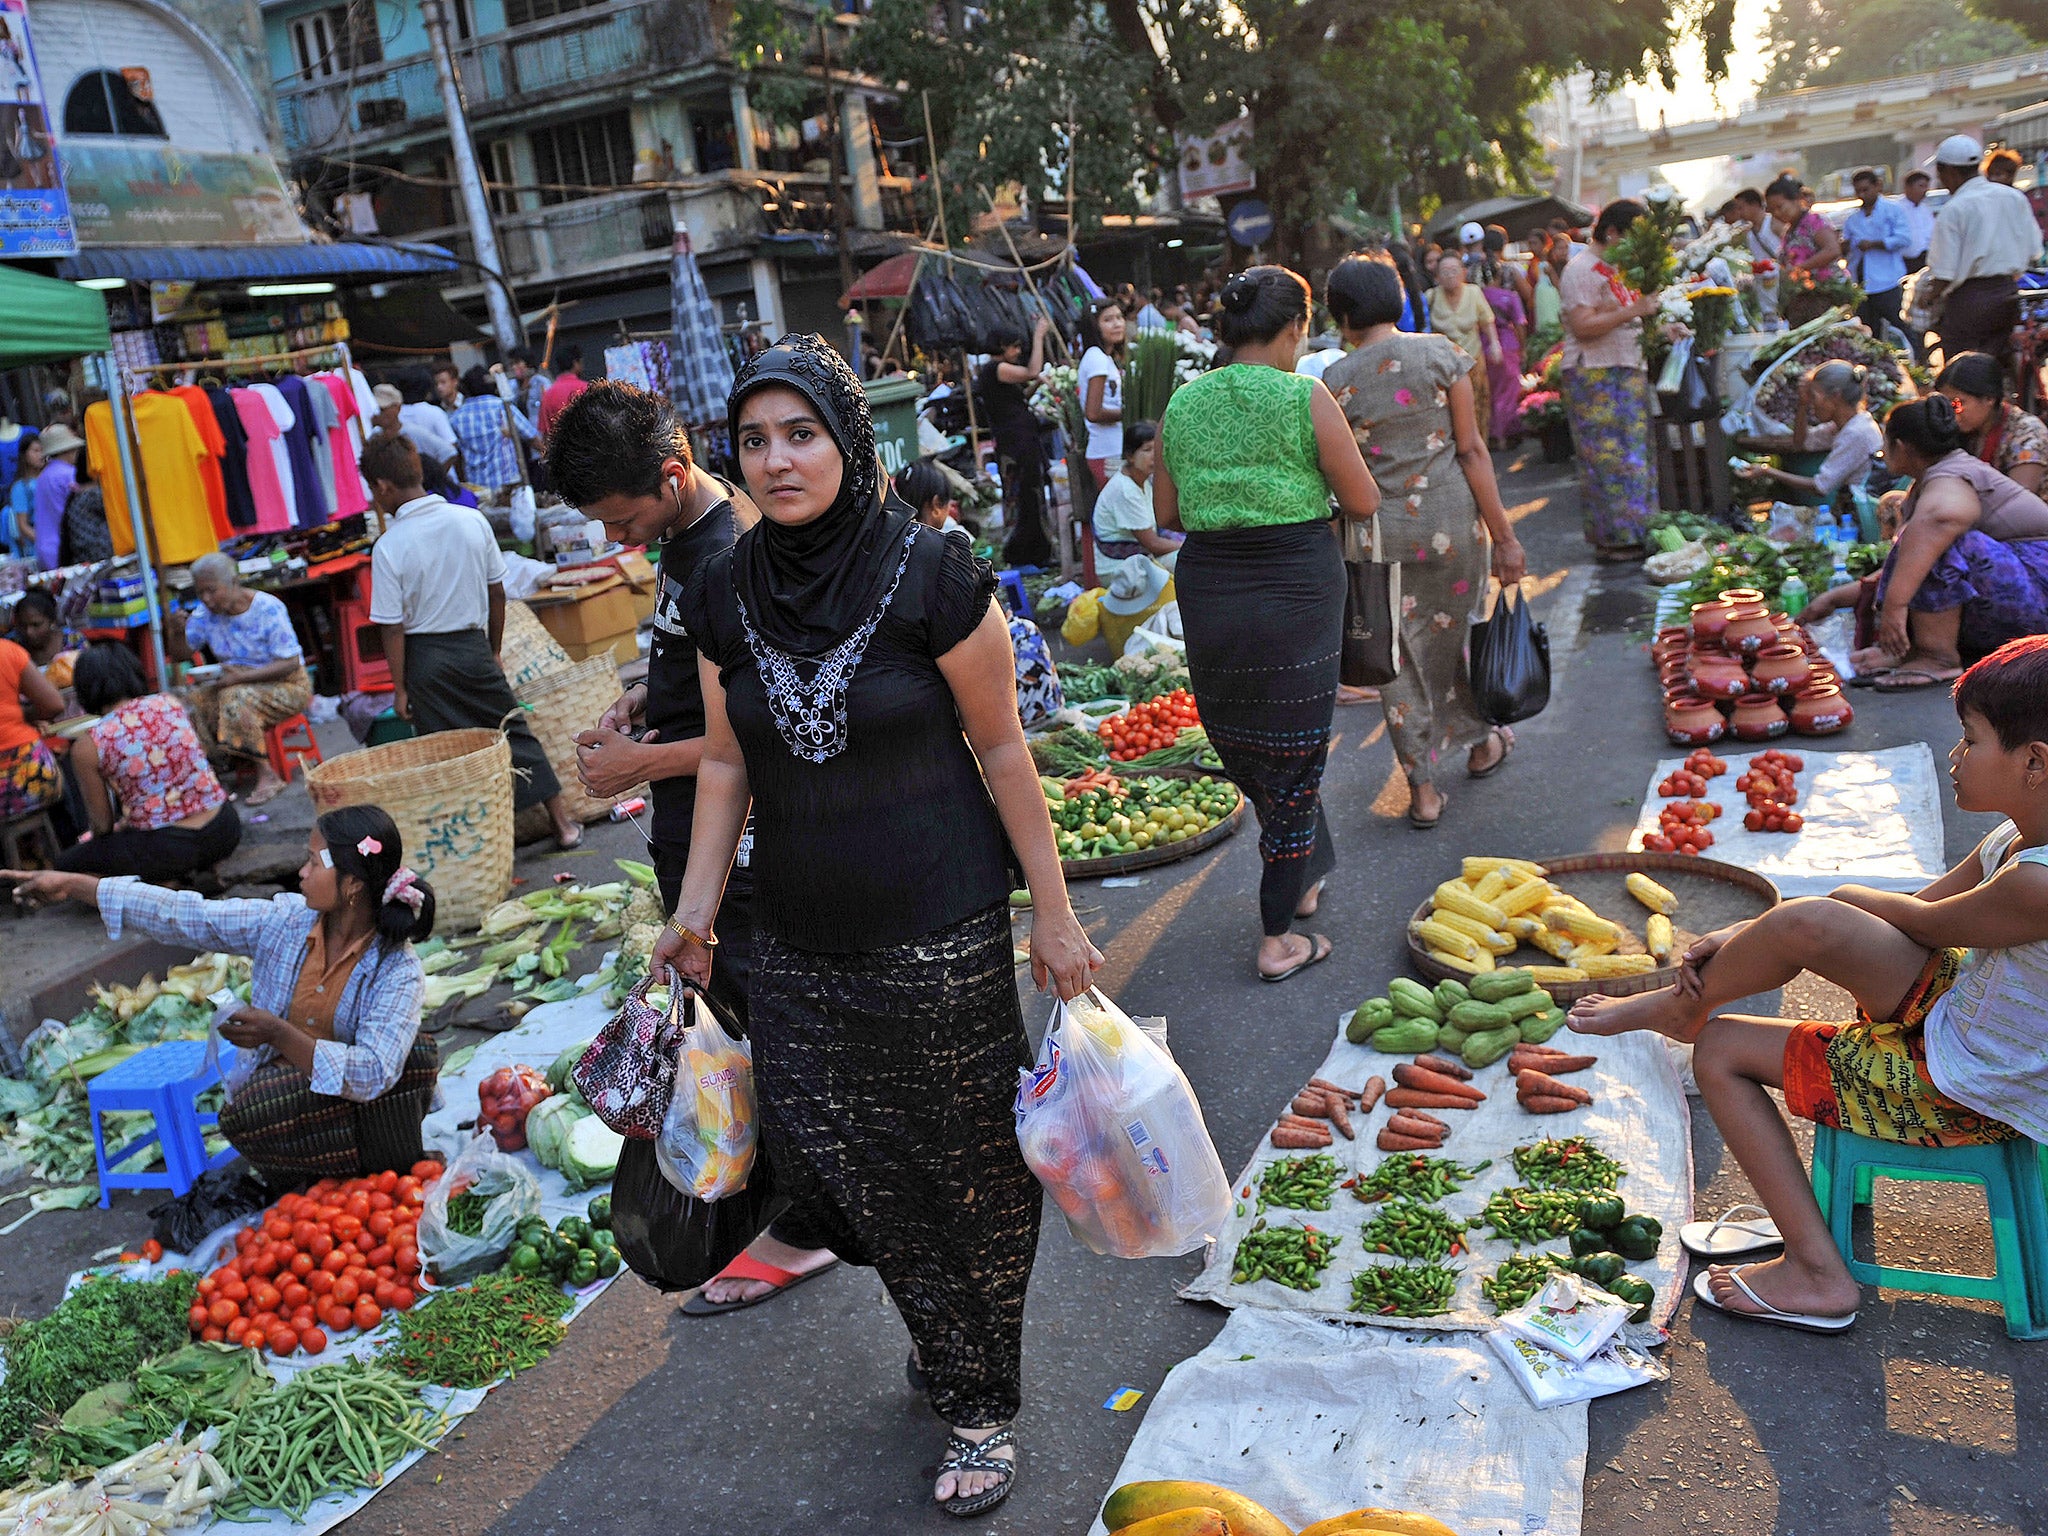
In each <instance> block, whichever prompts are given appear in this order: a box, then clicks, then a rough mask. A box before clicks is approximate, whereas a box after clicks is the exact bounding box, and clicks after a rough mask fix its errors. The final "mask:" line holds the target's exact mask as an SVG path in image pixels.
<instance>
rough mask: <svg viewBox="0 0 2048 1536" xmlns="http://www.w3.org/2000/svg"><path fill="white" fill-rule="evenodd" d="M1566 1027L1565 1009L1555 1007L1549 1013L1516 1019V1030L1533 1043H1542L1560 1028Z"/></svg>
mask: <svg viewBox="0 0 2048 1536" xmlns="http://www.w3.org/2000/svg"><path fill="white" fill-rule="evenodd" d="M1563 1028H1564V1010H1563V1009H1562V1008H1553V1009H1551V1010H1550V1012H1548V1013H1537V1014H1531V1015H1530V1016H1529V1017H1528V1018H1526V1019H1517V1020H1515V1031H1516V1033H1517V1034H1519V1035H1520V1036H1521V1037H1522V1038H1523V1039H1524V1040H1526V1041H1528V1042H1529V1043H1530V1044H1531V1045H1541V1044H1542V1043H1543V1042H1544V1041H1546V1040H1548V1039H1549V1038H1550V1037H1551V1036H1552V1035H1554V1034H1556V1033H1557V1032H1558V1031H1559V1030H1560V1029H1563Z"/></svg>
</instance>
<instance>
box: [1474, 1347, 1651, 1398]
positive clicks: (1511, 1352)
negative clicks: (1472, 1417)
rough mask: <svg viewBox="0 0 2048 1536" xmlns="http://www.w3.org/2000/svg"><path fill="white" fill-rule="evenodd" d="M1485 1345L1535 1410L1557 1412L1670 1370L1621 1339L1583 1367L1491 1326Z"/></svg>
mask: <svg viewBox="0 0 2048 1536" xmlns="http://www.w3.org/2000/svg"><path fill="white" fill-rule="evenodd" d="M1486 1343H1487V1346H1488V1347H1489V1348H1491V1349H1492V1350H1493V1352H1494V1353H1495V1354H1496V1355H1499V1356H1500V1358H1501V1360H1502V1362H1503V1363H1504V1364H1506V1366H1507V1368H1508V1374H1509V1375H1510V1376H1513V1377H1514V1378H1515V1380H1516V1381H1517V1382H1518V1383H1520V1385H1521V1388H1522V1390H1523V1391H1524V1392H1526V1393H1527V1394H1528V1396H1529V1401H1530V1402H1532V1403H1534V1404H1535V1405H1536V1406H1537V1407H1538V1408H1558V1407H1562V1406H1563V1405H1564V1404H1566V1403H1583V1402H1585V1401H1587V1400H1588V1399H1590V1398H1595V1397H1606V1396H1608V1395H1609V1394H1611V1393H1615V1392H1626V1391H1627V1390H1628V1389H1629V1388H1630V1387H1644V1386H1648V1385H1649V1384H1650V1383H1651V1382H1653V1381H1668V1380H1670V1378H1671V1371H1670V1369H1669V1368H1668V1367H1667V1366H1665V1365H1664V1364H1663V1362H1661V1361H1659V1360H1657V1359H1656V1358H1654V1357H1653V1356H1650V1355H1646V1354H1644V1353H1643V1352H1642V1351H1641V1350H1640V1349H1637V1348H1636V1347H1635V1346H1634V1345H1633V1344H1630V1343H1628V1342H1626V1341H1625V1340H1622V1339H1618V1338H1616V1339H1609V1340H1608V1341H1607V1343H1606V1344H1605V1345H1604V1346H1602V1348H1601V1349H1600V1352H1599V1353H1598V1354H1596V1355H1594V1356H1593V1358H1592V1359H1590V1360H1588V1361H1586V1362H1585V1363H1584V1364H1583V1365H1579V1364H1575V1363H1573V1362H1572V1361H1570V1360H1567V1359H1565V1357H1564V1356H1563V1355H1559V1354H1553V1353H1552V1352H1551V1351H1550V1350H1547V1349H1545V1348H1543V1346H1542V1345H1540V1344H1532V1343H1531V1342H1530V1341H1529V1340H1527V1339H1524V1338H1518V1337H1517V1336H1516V1335H1514V1334H1512V1333H1509V1332H1507V1331H1506V1330H1505V1329H1500V1328H1496V1329H1494V1330H1493V1331H1492V1332H1491V1333H1489V1334H1487V1336H1486Z"/></svg>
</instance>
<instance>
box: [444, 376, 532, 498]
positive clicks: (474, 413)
mask: <svg viewBox="0 0 2048 1536" xmlns="http://www.w3.org/2000/svg"><path fill="white" fill-rule="evenodd" d="M448 425H449V426H450V427H451V428H453V429H454V432H455V440H456V441H457V442H458V443H460V444H461V445H462V477H463V479H465V480H467V481H468V482H469V483H470V484H471V485H475V486H481V487H483V488H484V489H486V490H489V491H493V492H497V493H503V491H504V490H505V488H506V487H507V486H513V485H521V484H524V483H525V479H526V476H525V473H524V472H523V471H522V470H521V468H520V458H519V449H518V447H517V446H516V440H515V438H514V434H515V433H517V434H518V436H519V437H523V438H526V439H527V440H528V441H531V440H532V439H533V437H534V429H533V423H532V422H530V421H528V420H527V419H526V417H525V416H523V415H522V414H520V410H519V407H518V406H516V405H514V404H512V402H511V401H509V400H506V399H503V398H501V397H500V395H499V394H498V380H497V378H496V376H495V375H493V374H492V373H491V372H490V370H489V369H487V368H483V367H475V368H472V369H470V370H469V372H467V373H465V374H464V375H463V376H462V403H461V404H460V405H458V406H457V407H456V408H455V414H454V415H453V416H450V417H449V418H448Z"/></svg>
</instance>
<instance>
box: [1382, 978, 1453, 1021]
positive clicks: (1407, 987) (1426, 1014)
mask: <svg viewBox="0 0 2048 1536" xmlns="http://www.w3.org/2000/svg"><path fill="white" fill-rule="evenodd" d="M1387 1001H1389V1002H1391V1003H1392V1004H1393V1005H1394V1012H1396V1013H1398V1014H1400V1015H1401V1017H1403V1018H1404V1019H1427V1020H1429V1022H1430V1023H1432V1024H1441V1023H1443V1021H1444V1014H1443V1010H1442V1009H1441V1008H1439V1007H1437V1005H1436V997H1435V995H1434V994H1433V993H1432V992H1431V991H1430V990H1429V989H1428V988H1427V987H1425V986H1423V985H1422V984H1421V983H1420V982H1417V981H1410V980H1409V979H1408V978H1407V977H1406V976H1396V977H1395V978H1394V979H1393V980H1392V981H1390V982H1388V983H1387Z"/></svg>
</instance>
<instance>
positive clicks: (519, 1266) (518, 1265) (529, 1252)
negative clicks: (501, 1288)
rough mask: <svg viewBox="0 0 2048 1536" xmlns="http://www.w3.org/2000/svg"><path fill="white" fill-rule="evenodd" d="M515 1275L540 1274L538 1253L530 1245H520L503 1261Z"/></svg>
mask: <svg viewBox="0 0 2048 1536" xmlns="http://www.w3.org/2000/svg"><path fill="white" fill-rule="evenodd" d="M505 1262H506V1264H507V1265H508V1266H510V1268H511V1270H512V1273H513V1274H515V1275H537V1274H539V1273H540V1253H539V1251H538V1250H537V1249H535V1248H534V1246H533V1245H532V1244H531V1243H521V1244H520V1245H519V1246H518V1247H516V1248H514V1249H513V1250H512V1253H511V1256H510V1257H509V1258H507V1259H506V1260H505Z"/></svg>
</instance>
